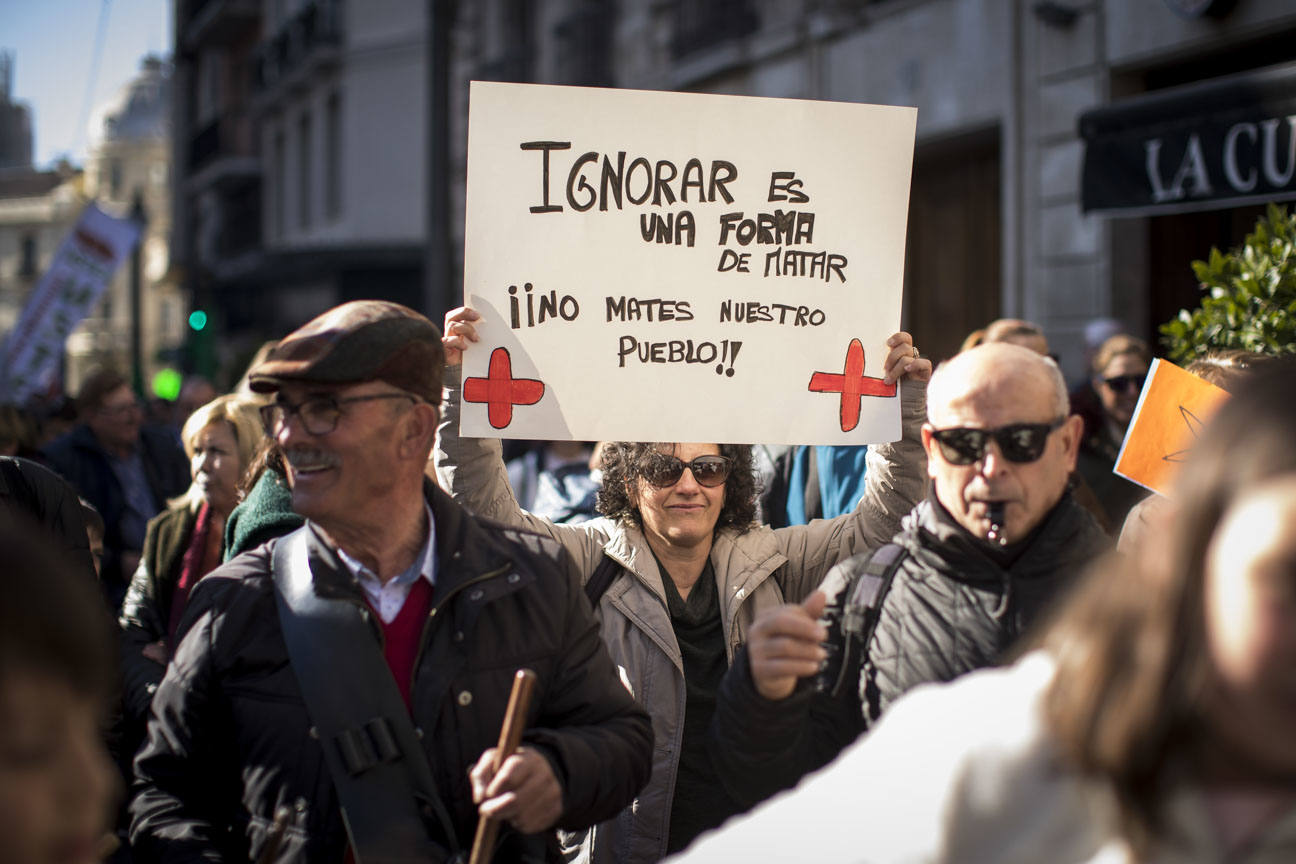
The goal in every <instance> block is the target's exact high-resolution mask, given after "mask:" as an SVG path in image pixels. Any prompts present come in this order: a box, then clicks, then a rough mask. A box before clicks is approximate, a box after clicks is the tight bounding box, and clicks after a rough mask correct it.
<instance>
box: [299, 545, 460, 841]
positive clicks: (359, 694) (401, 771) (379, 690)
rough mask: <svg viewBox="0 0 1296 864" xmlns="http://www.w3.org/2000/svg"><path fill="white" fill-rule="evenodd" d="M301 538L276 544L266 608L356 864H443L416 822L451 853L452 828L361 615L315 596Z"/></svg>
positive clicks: (348, 604) (343, 603)
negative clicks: (272, 608)
mask: <svg viewBox="0 0 1296 864" xmlns="http://www.w3.org/2000/svg"><path fill="white" fill-rule="evenodd" d="M307 531H309V529H308V528H306V527H302V528H299V529H297V530H296V531H294V532H292V533H291V534H288V535H287V536H285V537H283V538H281V539H280V540H279V541H278V542H277V543H276V544H275V550H274V581H275V588H276V589H277V590H276V591H275V599H276V603H277V605H278V609H279V622H280V626H281V627H282V629H283V637H284V642H285V643H286V644H287V646H288V658H289V661H290V662H291V663H292V667H293V673H294V674H295V675H296V678H297V683H298V686H299V687H300V688H301V692H302V698H303V699H304V700H305V702H306V711H307V713H308V714H309V715H310V718H311V722H312V723H313V724H314V727H313V732H314V734H317V735H318V738H319V742H320V746H321V748H322V749H323V751H324V760H325V762H326V763H327V765H328V769H329V773H330V775H331V776H332V778H333V785H334V788H335V789H336V790H337V795H338V800H339V802H340V803H341V807H342V818H343V822H344V823H345V825H346V831H347V836H348V838H349V840H350V842H351V849H352V851H353V852H354V853H355V858H356V862H357V864H415V862H418V864H426V862H429V861H447V860H449V859H450V857H451V853H450V852H447V850H445V849H443V848H441V847H440V846H439V845H438V844H437V843H435V842H434V841H433V840H432V839H431V838H430V837H429V835H428V831H427V828H426V826H425V824H424V821H423V820H424V818H425V817H428V816H433V815H434V816H435V818H437V819H438V820H439V822H440V824H441V828H442V830H443V832H444V833H445V836H446V838H447V841H448V842H449V843H450V844H451V846H452V847H453V848H454V852H455V853H457V852H458V851H459V850H458V841H457V838H456V837H455V832H454V826H453V823H452V822H451V821H450V818H449V815H448V814H447V813H446V810H445V805H444V804H443V803H442V801H441V799H440V796H439V795H438V793H437V789H436V784H435V781H434V780H433V778H432V771H431V768H430V767H429V765H428V762H427V754H426V753H425V751H424V749H423V746H422V744H421V743H420V742H419V735H418V733H417V732H416V731H415V729H414V724H413V721H412V720H411V718H410V715H409V711H408V709H407V708H406V706H405V702H404V700H403V699H402V698H401V695H400V691H399V690H398V689H397V687H396V681H395V679H393V678H392V675H391V670H390V669H389V667H388V666H387V661H386V660H385V659H384V658H383V655H382V651H381V650H380V648H379V645H378V640H376V639H375V638H374V634H373V631H372V629H371V628H370V625H369V624H368V622H367V621H366V619H365V613H366V611H367V610H362V608H361V607H360V605H359V604H357V603H355V602H353V601H351V600H345V599H330V598H324V597H320V596H319V595H318V594H316V592H315V586H314V579H313V578H312V575H311V571H310V562H309V553H308V549H307V533H306V532H307Z"/></svg>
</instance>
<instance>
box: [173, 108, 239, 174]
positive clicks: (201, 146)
mask: <svg viewBox="0 0 1296 864" xmlns="http://www.w3.org/2000/svg"><path fill="white" fill-rule="evenodd" d="M255 155H256V153H255V151H254V150H253V149H252V124H251V123H250V121H249V120H248V118H247V116H246V115H245V114H244V113H243V112H242V111H227V112H226V113H224V114H222V115H220V116H219V117H217V118H216V119H215V120H212V121H211V122H210V123H208V124H207V125H206V126H203V127H202V128H201V129H199V130H198V132H197V133H196V134H195V135H194V136H193V137H192V138H191V139H189V161H188V163H187V165H188V169H189V173H190V174H196V173H197V172H198V171H201V170H202V169H203V168H205V167H207V166H208V165H209V164H211V163H212V162H214V161H215V160H217V159H220V158H222V157H227V156H228V157H238V158H244V157H252V156H255Z"/></svg>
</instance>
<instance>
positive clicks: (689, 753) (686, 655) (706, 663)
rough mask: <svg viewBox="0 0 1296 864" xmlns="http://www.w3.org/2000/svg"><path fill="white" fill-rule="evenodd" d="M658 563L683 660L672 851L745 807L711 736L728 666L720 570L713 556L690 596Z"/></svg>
mask: <svg viewBox="0 0 1296 864" xmlns="http://www.w3.org/2000/svg"><path fill="white" fill-rule="evenodd" d="M657 566H658V567H659V568H660V569H661V572H662V582H663V583H664V584H665V586H666V605H667V607H668V608H669V610H670V617H671V626H672V627H673V628H674V630H675V641H676V642H678V643H679V647H680V654H681V655H682V656H683V660H684V696H685V701H684V735H683V739H682V741H681V743H680V758H679V771H678V772H677V774H676V776H675V798H674V800H672V801H671V817H670V836H669V838H668V840H667V843H666V852H667V854H673V853H675V852H678V851H680V850H681V849H683V848H684V847H685V846H687V845H688V844H689V843H691V842H692V841H693V839H694V838H695V837H697V836H698V835H699V834H701V833H702V832H703V831H706V830H709V829H711V828H715V827H716V826H718V825H719V824H720V823H721V822H723V821H724V820H726V819H728V818H729V817H730V816H732V815H734V814H735V813H739V812H741V811H742V809H743V808H742V807H741V806H740V805H739V804H738V802H736V801H734V800H733V799H732V798H730V797H729V796H728V795H727V794H725V791H724V787H723V785H722V784H721V783H720V778H719V776H718V775H717V774H716V770H715V767H714V766H713V765H712V764H711V754H710V751H709V749H708V748H707V742H706V737H707V729H708V727H710V725H711V715H712V714H714V713H715V705H716V691H717V690H719V688H720V679H722V678H723V677H724V674H725V672H726V671H727V670H728V668H729V662H728V659H727V658H726V656H725V643H724V627H723V626H722V624H721V622H720V598H719V596H718V592H717V590H716V580H715V570H714V568H712V566H711V561H710V559H708V560H707V563H706V567H705V568H704V569H703V570H702V575H701V576H699V577H698V580H697V582H696V583H695V584H694V585H693V589H692V590H691V591H689V595H688V599H687V600H685V599H683V598H682V597H680V595H679V591H678V590H677V589H676V588H675V582H674V580H673V579H671V577H670V574H668V573H667V572H666V568H665V567H662V566H661V561H658V562H657Z"/></svg>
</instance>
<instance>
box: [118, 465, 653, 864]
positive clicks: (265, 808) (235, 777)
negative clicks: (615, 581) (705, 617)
mask: <svg viewBox="0 0 1296 864" xmlns="http://www.w3.org/2000/svg"><path fill="white" fill-rule="evenodd" d="M427 491H428V496H429V501H430V503H431V506H432V510H433V515H434V519H435V524H436V546H437V548H436V555H437V570H436V587H435V589H434V594H433V604H434V610H435V611H434V614H432V615H431V616H429V618H428V623H427V624H426V625H425V629H424V634H423V643H422V644H423V647H422V649H421V653H420V655H419V659H418V661H417V665H416V669H415V673H414V687H413V695H412V701H413V707H412V713H413V719H414V723H415V726H417V727H419V728H420V729H422V730H423V731H424V737H423V739H422V740H423V743H424V748H425V749H426V751H427V755H428V761H429V763H430V765H431V768H432V773H433V776H434V778H435V780H436V783H437V788H438V789H439V790H440V791H441V793H442V799H443V801H444V802H445V805H446V809H447V810H448V811H449V814H450V818H451V821H452V822H453V823H454V824H453V831H454V834H455V835H456V836H455V837H454V838H448V837H446V836H445V834H446V832H445V831H443V830H442V829H441V823H440V822H439V821H438V820H436V819H430V820H429V826H428V827H429V832H430V834H431V836H432V837H433V839H434V840H436V841H437V842H438V843H440V844H442V845H444V846H448V847H454V846H458V847H460V848H462V849H464V850H466V849H467V848H468V846H470V845H471V842H472V837H473V831H474V828H475V825H476V808H475V807H474V806H473V804H472V803H471V793H470V790H469V784H468V769H469V768H470V767H471V766H472V765H473V764H474V762H475V761H476V760H477V758H478V757H479V756H480V755H481V753H482V752H483V751H484V750H486V749H487V748H489V747H492V746H494V744H495V743H496V738H497V737H498V735H499V730H500V725H501V722H502V719H503V716H504V710H505V706H506V704H507V701H508V696H509V690H510V687H511V685H512V679H513V675H514V672H515V671H516V670H517V669H518V668H519V667H523V666H526V667H529V668H531V669H534V670H535V671H536V673H537V674H538V676H539V681H538V683H537V685H536V690H535V695H534V697H533V701H532V705H531V710H530V713H529V715H528V723H527V731H526V732H525V733H524V735H523V741H524V742H525V743H527V744H529V745H530V746H532V747H534V748H536V749H537V750H539V751H540V752H541V753H543V754H544V755H545V756H546V757H548V758H549V760H550V763H551V764H552V765H553V767H554V773H555V774H556V776H557V778H558V780H559V782H560V784H561V785H562V787H563V793H564V800H563V805H564V807H563V814H562V816H561V818H560V820H559V827H564V828H573V829H574V828H579V827H584V826H587V825H591V824H594V823H596V822H598V821H600V820H602V819H607V818H609V817H611V816H612V815H614V814H615V813H616V812H617V811H619V810H620V809H621V808H623V807H625V806H626V805H628V804H629V803H630V801H631V800H632V799H633V797H634V795H635V793H636V792H637V791H638V790H639V788H640V787H642V786H643V785H644V783H645V782H646V781H647V779H648V772H649V766H650V762H651V757H652V729H651V726H650V724H649V721H648V717H647V715H646V714H645V713H644V712H643V710H642V709H640V708H639V707H638V706H637V705H636V704H635V703H634V700H633V699H632V697H631V696H630V694H629V692H628V691H627V690H626V689H625V688H624V687H623V686H622V685H621V684H620V682H619V679H618V676H617V672H616V668H615V667H614V666H613V664H612V662H611V660H610V659H609V658H608V654H607V651H606V649H605V648H604V647H603V643H602V640H601V639H600V638H599V633H598V625H597V624H596V623H595V620H594V618H593V615H592V612H591V610H590V607H589V602H588V600H587V599H586V598H585V595H584V593H583V592H582V591H581V589H580V586H579V585H577V584H576V583H575V582H574V581H573V580H572V579H570V578H569V577H568V576H566V575H565V573H566V571H567V570H568V569H569V568H566V567H564V566H563V561H562V558H563V556H564V555H565V553H564V552H563V551H562V550H561V548H560V547H559V546H558V545H557V544H556V543H553V542H552V541H550V540H548V539H545V538H541V537H538V536H535V535H531V534H527V533H524V532H520V531H514V530H509V529H505V528H503V527H501V526H499V525H496V524H493V523H489V522H485V521H483V520H479V519H477V518H475V517H473V516H470V515H469V514H468V513H466V512H465V511H464V510H462V509H461V508H459V506H458V505H456V504H455V503H454V502H452V501H451V500H450V499H449V498H448V497H447V496H446V495H444V494H443V493H441V492H440V491H439V490H436V489H434V488H433V487H431V486H429V487H428V489H427ZM275 542H279V541H275ZM274 545H275V543H274V542H272V543H269V544H266V545H264V546H261V547H258V548H257V549H254V550H253V551H251V552H248V553H246V554H244V555H240V556H239V557H237V558H235V559H234V560H233V561H230V562H229V563H228V564H226V565H224V566H223V567H221V568H220V569H218V570H216V571H214V572H213V573H212V574H210V575H208V576H207V577H206V578H205V579H203V580H202V581H201V582H199V583H198V585H197V586H196V587H195V589H194V591H193V594H192V596H191V598H190V601H189V606H188V609H187V610H186V612H185V619H184V621H183V622H182V623H181V632H183V633H184V636H183V638H182V639H181V640H180V644H179V646H178V648H177V651H176V654H175V658H174V660H173V661H172V663H171V665H170V666H169V667H168V669H167V673H166V677H165V678H164V679H163V681H162V684H161V686H160V687H159V688H158V692H157V695H156V697H155V699H154V701H153V706H152V716H151V719H150V722H149V738H148V742H147V744H146V745H145V748H144V750H143V751H142V752H141V754H140V756H139V758H138V759H137V761H136V777H137V783H136V789H137V794H136V797H135V800H134V802H133V803H132V807H131V809H132V813H133V816H134V819H133V823H132V826H131V839H132V843H133V844H134V845H135V848H136V853H137V855H139V858H140V860H144V861H165V862H178V861H247V860H250V859H251V860H255V859H256V857H257V856H258V855H259V854H260V852H261V850H262V847H263V845H264V843H265V840H266V836H267V831H268V829H269V827H270V825H271V824H272V820H273V816H274V814H275V812H276V810H277V809H278V808H279V807H281V806H285V805H286V806H287V807H288V808H289V809H290V811H291V812H292V813H293V816H292V818H291V821H290V824H289V828H288V832H287V835H286V837H285V844H284V847H283V848H282V849H281V852H280V854H279V855H278V857H277V859H276V860H277V861H278V862H281V864H282V862H308V861H309V862H339V861H341V860H342V856H343V853H344V850H345V844H346V838H345V833H344V828H343V824H342V819H341V813H340V810H339V807H338V802H337V796H336V793H335V792H334V789H333V784H332V781H331V779H330V776H329V772H328V769H327V767H326V765H325V762H324V759H323V754H322V752H321V749H320V744H319V742H318V741H317V740H315V739H314V738H312V737H311V735H310V730H311V723H310V720H309V719H308V716H307V713H306V708H305V705H304V704H303V703H302V698H301V693H300V691H299V689H298V686H297V681H296V679H295V677H294V675H293V671H292V668H291V667H290V665H289V662H288V657H287V648H286V646H285V645H284V640H283V635H282V631H281V629H280V626H279V618H278V613H277V610H276V605H275V599H274V583H273V577H272V574H271V567H272V565H271V561H272V555H273V548H274ZM309 550H310V551H309V554H310V563H311V570H312V572H313V573H314V575H315V583H316V586H317V590H319V591H320V592H327V593H329V594H333V595H341V596H346V597H353V598H355V601H356V602H357V603H362V602H363V599H362V598H363V593H362V590H361V588H360V587H359V585H358V584H357V583H356V582H355V580H354V579H353V578H352V576H351V574H350V572H349V571H348V570H347V569H346V568H345V566H344V565H342V564H341V562H340V561H339V560H338V559H337V555H336V551H335V550H334V549H332V548H331V547H329V546H328V545H326V544H325V543H324V542H323V540H322V539H321V538H320V536H319V535H318V533H316V532H313V531H312V532H311V537H310V543H309ZM378 638H379V635H378V632H377V625H376V624H375V639H378ZM507 833H508V832H507V831H506V832H504V835H507ZM504 835H502V840H503V842H504V843H505V844H506V845H505V847H504V848H503V850H502V851H501V853H500V855H501V856H503V857H502V858H500V859H499V860H505V859H507V860H535V859H539V858H541V857H549V858H552V857H553V850H555V849H556V845H555V843H554V838H553V837H552V836H549V835H533V836H530V837H525V838H524V837H519V836H518V835H512V836H504Z"/></svg>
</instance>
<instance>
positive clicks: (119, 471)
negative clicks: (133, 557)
mask: <svg viewBox="0 0 1296 864" xmlns="http://www.w3.org/2000/svg"><path fill="white" fill-rule="evenodd" d="M108 464H109V466H111V467H112V471H113V474H115V475H116V476H117V482H118V483H120V484H121V488H122V495H123V496H124V497H125V499H126V501H125V503H126V506H125V507H124V508H123V509H122V514H121V520H120V521H119V522H118V525H119V526H120V527H121V538H122V543H123V545H124V546H125V548H127V549H134V550H137V551H138V550H140V549H143V548H144V534H145V532H146V531H147V530H148V521H149V520H150V519H152V518H153V517H154V516H155V515H157V512H158V509H159V506H158V502H156V501H154V500H153V492H152V491H151V490H150V489H149V483H148V476H147V475H145V473H144V460H143V459H142V458H141V457H140V451H139V448H135V449H132V450H131V452H130V455H129V456H127V457H126V458H125V459H121V458H119V457H117V456H113V455H111V454H109V456H108Z"/></svg>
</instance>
